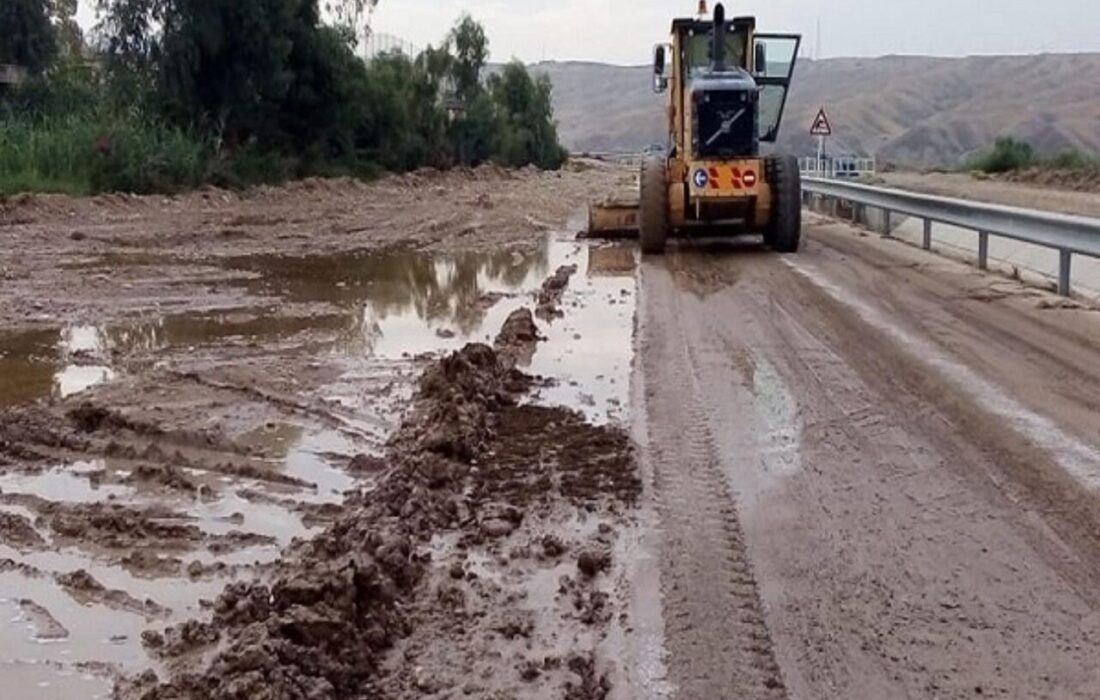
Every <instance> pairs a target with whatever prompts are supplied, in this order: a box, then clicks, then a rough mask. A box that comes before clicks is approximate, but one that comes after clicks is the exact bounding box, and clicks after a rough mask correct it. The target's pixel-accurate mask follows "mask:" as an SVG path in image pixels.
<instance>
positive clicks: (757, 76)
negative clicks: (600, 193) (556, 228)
mask: <svg viewBox="0 0 1100 700" xmlns="http://www.w3.org/2000/svg"><path fill="white" fill-rule="evenodd" d="M699 5H700V7H699V15H698V16H697V17H695V18H690V19H677V20H675V21H673V23H672V40H671V43H669V44H659V45H657V47H656V48H655V50H654V60H653V89H654V91H655V92H658V93H665V92H667V93H668V96H669V99H668V111H667V123H668V130H669V139H668V147H667V148H666V149H663V152H660V153H652V152H650V153H648V154H647V155H646V156H644V159H643V162H642V169H641V182H640V193H639V194H640V197H639V200H638V201H636V202H614V201H609V202H606V203H604V204H601V205H598V206H593V207H592V208H591V209H590V210H589V232H590V234H593V235H600V234H604V233H621V232H624V231H636V232H637V233H638V237H639V239H640V241H641V247H642V252H643V253H646V254H654V253H662V252H663V251H664V249H665V241H666V239H667V237H668V235H669V234H670V233H678V234H682V235H690V234H691V233H693V232H698V233H701V234H704V235H714V234H739V233H758V234H759V233H762V234H763V235H764V241H765V242H766V243H767V244H768V245H770V246H771V247H772V248H774V249H775V250H777V251H780V252H784V253H793V252H795V251H797V250H798V246H799V239H800V235H801V228H802V182H801V178H800V175H799V170H798V160H797V159H796V158H795V157H793V156H788V155H780V154H772V155H761V148H760V145H761V143H774V142H775V140H776V137H777V136H778V134H779V125H780V121H781V119H782V116H783V109H784V107H785V106H786V102H787V90H788V88H789V87H790V84H791V76H792V74H793V73H794V65H795V61H796V59H797V58H798V49H799V45H800V43H801V37H800V36H799V35H795V34H758V33H756V19H755V18H753V17H735V18H733V19H732V20H728V19H727V18H726V13H725V8H724V7H723V6H722V5H721V4H719V5H717V6H716V7H715V9H714V15H713V18H712V17H709V16H708V13H707V8H706V0H702V1H701V2H700V3H699ZM651 150H652V149H651Z"/></svg>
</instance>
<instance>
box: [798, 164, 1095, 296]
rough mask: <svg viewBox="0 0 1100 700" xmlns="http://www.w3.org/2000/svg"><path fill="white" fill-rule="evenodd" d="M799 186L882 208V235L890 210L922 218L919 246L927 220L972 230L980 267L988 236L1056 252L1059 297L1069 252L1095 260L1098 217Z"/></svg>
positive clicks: (874, 190)
mask: <svg viewBox="0 0 1100 700" xmlns="http://www.w3.org/2000/svg"><path fill="white" fill-rule="evenodd" d="M802 189H803V191H804V192H805V193H806V194H809V195H816V196H819V197H824V198H827V199H835V200H840V201H845V202H851V203H853V204H857V205H861V206H865V207H872V208H875V209H880V210H882V212H883V229H884V230H883V234H884V235H887V236H888V235H890V231H891V226H890V216H891V214H894V213H897V214H905V215H908V216H913V217H917V218H920V219H923V220H924V238H923V247H924V249H925V250H930V249H931V248H932V224H933V223H941V224H949V225H952V226H958V227H960V228H964V229H971V230H974V231H976V232H977V234H978V267H980V268H981V269H983V270H984V269H988V267H989V238H990V236H999V237H1002V238H1009V239H1012V240H1016V241H1023V242H1024V243H1031V244H1033V245H1037V246H1042V247H1044V248H1053V249H1054V250H1057V251H1058V253H1059V263H1058V293H1059V294H1061V295H1062V296H1069V294H1070V272H1071V267H1072V260H1073V255H1074V254H1079V255H1087V256H1089V257H1093V258H1100V219H1093V218H1089V217H1085V216H1072V215H1068V214H1055V213H1052V212H1044V211H1036V210H1034V209H1021V208H1018V207H1009V206H1003V205H1000V204H986V203H981V202H973V201H967V200H961V199H951V198H948V197H937V196H934V195H928V194H918V193H915V192H906V191H903V190H895V189H888V188H884V187H871V186H868V185H857V184H854V183H850V182H839V181H837V180H825V179H820V178H805V179H804V180H803V181H802Z"/></svg>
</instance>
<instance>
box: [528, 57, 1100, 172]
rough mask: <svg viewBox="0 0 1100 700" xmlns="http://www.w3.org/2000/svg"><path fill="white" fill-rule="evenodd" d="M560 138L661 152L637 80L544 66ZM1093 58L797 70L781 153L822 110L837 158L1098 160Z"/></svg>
mask: <svg viewBox="0 0 1100 700" xmlns="http://www.w3.org/2000/svg"><path fill="white" fill-rule="evenodd" d="M536 69H537V70H538V71H540V72H544V73H546V74H548V75H549V76H550V78H551V79H552V80H553V82H554V88H555V109H556V111H557V116H558V120H559V122H560V124H561V130H562V133H563V138H564V140H565V142H566V145H568V146H569V147H570V148H572V149H574V150H613V149H619V148H637V147H641V146H645V145H647V144H650V143H654V142H661V141H663V135H662V132H663V127H662V123H661V113H660V105H661V100H662V99H663V97H662V96H657V95H654V94H653V93H652V92H651V91H650V89H649V82H648V68H647V67H644V66H639V67H620V66H608V65H601V64H592V63H544V64H540V65H538V66H536ZM1097 71H1100V54H1068V55H1042V56H988V57H985V56H983V57H971V58H962V59H954V58H927V57H903V56H887V57H883V58H875V59H849V58H839V59H829V60H823V61H804V62H802V63H801V64H800V66H799V69H798V71H797V75H796V80H795V87H794V90H793V91H792V94H791V101H790V103H789V105H788V111H787V116H786V121H785V128H784V132H783V138H784V140H785V142H786V145H787V146H788V147H790V148H792V149H793V150H796V151H799V152H802V151H806V152H808V151H811V150H812V149H813V141H812V139H811V137H810V136H809V134H808V133H807V132H808V128H809V124H810V122H811V121H812V119H813V116H814V113H815V112H816V110H817V109H818V107H820V106H821V105H823V104H824V105H826V106H827V107H828V109H829V112H830V115H831V117H832V121H833V127H834V129H835V130H836V133H837V139H836V143H837V145H838V147H843V148H844V149H845V150H850V151H855V152H861V153H870V154H874V155H877V156H878V157H879V158H880V159H883V160H887V161H894V162H898V163H905V164H910V165H945V164H954V163H956V162H958V160H959V159H960V158H961V157H963V156H965V155H966V154H968V153H970V152H972V151H974V150H976V149H980V148H983V147H985V146H986V145H988V144H989V143H990V142H992V140H993V139H994V138H995V137H996V136H999V135H1002V134H1011V135H1014V136H1018V137H1021V138H1024V139H1027V140H1028V141H1030V142H1031V143H1033V144H1034V145H1035V146H1036V147H1038V148H1039V149H1041V150H1043V151H1057V150H1060V149H1063V148H1069V147H1075V148H1082V149H1088V150H1093V151H1100V83H1097V82H1096V81H1089V80H1084V79H1083V77H1084V76H1089V75H1095V74H1096V73H1097Z"/></svg>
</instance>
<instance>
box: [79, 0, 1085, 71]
mask: <svg viewBox="0 0 1100 700" xmlns="http://www.w3.org/2000/svg"><path fill="white" fill-rule="evenodd" d="M241 1H242V2H243V1H245V0H241ZM696 4H697V0H380V2H379V6H378V10H377V12H376V14H375V19H374V29H375V31H377V32H384V33H388V34H393V35H396V36H399V37H401V38H403V39H405V40H407V41H410V42H412V43H413V44H414V45H417V46H420V47H423V46H424V45H425V44H427V43H438V42H439V39H440V38H441V37H442V36H443V35H444V34H445V33H446V31H447V29H448V27H450V25H451V24H453V22H454V20H455V19H456V18H457V17H458V16H459V15H460V14H461V13H462V12H463V11H468V12H470V14H472V15H473V16H474V18H476V19H478V20H479V21H481V22H482V23H483V24H484V25H485V27H486V30H487V31H488V34H489V40H490V48H491V50H492V60H494V61H505V60H508V59H510V58H513V57H515V58H520V59H522V60H523V61H526V62H533V61H538V60H541V59H544V58H545V59H557V60H589V61H604V62H609V63H620V64H638V63H645V62H647V61H648V60H649V54H650V50H651V47H652V46H653V44H654V43H656V42H658V41H661V40H663V39H664V37H665V36H666V35H667V32H668V25H669V22H670V20H671V18H672V17H673V16H674V15H676V16H684V15H688V14H691V13H692V12H694V10H695V7H696ZM710 4H711V7H712V9H713V0H712V1H711V3H710ZM91 5H92V0H81V19H82V21H84V22H86V23H90V18H91V14H92V13H91V11H90V9H89V8H90V6H91ZM726 8H727V13H728V14H738V15H740V14H754V15H756V17H757V24H758V27H759V28H761V29H762V30H765V31H777V32H798V33H801V34H803V35H804V42H805V52H806V55H808V56H814V55H820V56H821V57H834V56H881V55H884V54H891V53H904V54H931V55H940V56H964V55H968V54H990V53H1040V52H1074V51H1100V31H1098V28H1100V2H1098V1H1097V0H1045V1H1044V2H1040V3H1037V2H1035V0H743V1H736V0H734V1H732V2H727V3H726ZM819 20H820V23H821V43H820V46H817V41H816V36H817V25H818V21H819Z"/></svg>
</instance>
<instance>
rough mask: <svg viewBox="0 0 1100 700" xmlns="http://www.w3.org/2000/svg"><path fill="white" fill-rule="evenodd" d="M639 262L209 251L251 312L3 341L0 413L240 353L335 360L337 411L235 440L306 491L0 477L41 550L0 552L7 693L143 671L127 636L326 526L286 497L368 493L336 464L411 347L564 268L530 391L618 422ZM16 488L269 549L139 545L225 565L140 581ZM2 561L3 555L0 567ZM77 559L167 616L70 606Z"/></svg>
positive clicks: (550, 247)
mask: <svg viewBox="0 0 1100 700" xmlns="http://www.w3.org/2000/svg"><path fill="white" fill-rule="evenodd" d="M635 263H636V261H635V252H634V250H633V248H632V247H629V246H600V247H596V246H591V245H589V244H584V243H578V242H575V241H572V240H564V239H560V238H557V237H554V236H548V237H547V238H546V239H545V240H544V241H543V242H542V244H541V245H540V246H539V247H538V248H537V249H535V250H498V251H493V252H489V253H458V254H439V253H431V252H425V251H419V250H413V249H390V250H387V251H383V252H361V253H351V254H341V255H318V256H313V257H305V258H302V257H280V256H252V257H247V258H236V259H231V260H228V261H220V262H219V264H220V265H221V266H223V267H227V268H229V269H230V270H231V271H232V273H233V275H232V280H231V282H230V284H233V285H238V286H240V287H242V288H243V289H244V291H245V292H246V294H247V295H248V296H249V297H250V298H254V299H255V304H254V305H252V306H249V307H247V308H239V309H219V310H213V311H210V312H208V313H188V314H180V315H164V316H151V317H148V318H141V319H136V320H131V321H122V322H112V323H104V324H96V323H86V324H75V325H70V326H67V327H64V328H56V329H48V330H41V331H33V332H30V333H23V334H19V335H7V336H3V335H0V406H4V405H19V404H25V403H28V402H31V401H34V400H39V399H54V400H57V399H66V398H69V397H73V396H79V395H81V394H82V393H83V392H90V391H92V390H94V388H95V387H97V386H100V385H103V384H107V383H110V382H112V381H116V380H118V379H119V378H121V377H126V376H128V375H136V374H140V373H141V372H143V371H145V370H146V369H147V368H149V367H153V366H155V365H157V364H159V363H163V362H165V361H166V360H165V359H164V358H173V361H175V360H177V359H179V358H183V361H187V360H188V359H189V358H190V357H191V355H192V354H196V355H199V354H201V355H204V356H206V357H213V358H214V361H215V362H229V363H232V362H233V361H234V359H235V358H236V355H233V356H232V357H230V358H229V359H225V358H226V356H227V353H228V350H230V349H231V350H233V351H234V352H244V353H245V354H246V356H252V355H255V354H260V355H262V354H263V353H282V355H280V357H284V356H285V357H289V358H292V359H294V360H295V361H297V362H308V363H320V364H324V365H326V366H332V367H335V368H337V370H338V372H337V375H338V378H337V379H336V380H335V381H332V382H331V383H328V384H326V385H325V386H323V387H321V388H320V389H319V390H318V391H316V392H315V398H316V399H317V400H318V401H319V402H322V403H323V404H324V405H326V406H331V407H332V409H333V415H334V416H337V417H338V418H339V421H338V422H337V424H336V425H333V424H331V423H330V424H320V423H317V422H315V421H311V420H309V419H308V418H302V417H301V416H295V417H293V418H288V419H287V420H285V421H276V422H268V423H265V424H262V425H260V426H258V427H256V428H254V429H252V430H250V431H249V432H246V433H242V434H238V435H234V436H232V437H233V439H234V441H235V443H236V444H238V445H240V446H243V447H246V448H248V449H250V450H257V451H259V452H260V453H262V455H263V457H262V460H263V461H264V462H266V463H267V464H268V467H269V468H270V469H271V470H272V471H276V472H279V473H281V474H284V475H286V476H289V477H292V478H294V479H299V480H301V481H303V482H306V483H307V486H304V487H297V486H286V485H279V484H272V483H267V482H263V481H257V480H250V479H242V478H239V477H236V476H225V475H224V474H222V473H218V472H207V471H203V470H202V469H193V468H190V467H185V468H183V470H182V472H183V474H184V475H185V476H186V477H187V478H188V479H190V480H191V481H192V482H194V483H196V484H199V485H200V488H201V489H202V491H201V495H200V496H196V495H195V494H182V495H181V494H177V493H172V492H166V491H164V490H163V489H161V488H159V487H158V486H157V485H156V484H153V485H151V486H150V485H147V484H142V483H141V482H140V481H138V482H131V481H130V480H129V478H128V477H129V476H130V474H131V472H132V470H133V469H134V468H135V465H134V464H133V461H132V460H112V459H89V460H86V461H82V462H75V463H61V464H57V465H55V466H53V467H52V468H47V469H42V470H39V471H35V472H30V473H24V472H0V512H3V513H9V514H15V515H21V516H23V517H24V518H26V520H27V521H29V522H31V523H34V527H35V530H36V532H37V533H38V535H39V536H40V537H41V538H42V539H43V540H44V541H45V542H46V545H45V546H44V547H40V548H37V549H31V550H29V551H28V550H17V549H13V548H10V547H7V546H3V545H0V675H2V676H3V677H4V679H5V680H8V679H11V680H12V682H13V683H14V687H15V688H16V689H17V690H18V692H16V695H15V696H16V697H42V698H54V697H56V698H63V699H65V700H68V699H70V698H88V697H99V696H105V695H104V694H105V693H107V692H108V690H109V686H110V682H109V680H107V679H106V678H105V674H104V673H103V672H102V668H103V664H107V665H110V666H111V667H113V668H115V669H119V670H122V671H124V672H132V671H136V670H139V669H141V668H143V667H147V666H149V665H151V663H152V662H151V660H150V659H149V658H148V657H147V656H146V654H145V652H144V651H143V649H142V647H141V643H140V634H141V632H142V631H143V630H145V629H150V628H159V627H162V626H164V625H166V624H170V623H174V622H181V621H183V620H186V619H190V618H193V617H197V616H202V615H203V614H204V609H203V607H202V606H201V605H200V601H201V600H204V599H205V600H210V599H213V598H215V597H216V596H217V594H218V593H219V592H220V591H221V589H222V588H223V587H224V586H225V585H226V584H227V583H228V582H230V581H232V580H234V579H235V578H240V577H251V576H254V575H255V574H256V572H257V570H258V569H257V568H256V567H257V565H259V566H261V567H262V565H263V564H265V563H267V562H270V561H272V560H274V559H275V558H276V557H277V556H278V553H279V551H280V550H281V549H282V548H283V547H285V546H286V545H287V544H289V543H290V542H291V540H292V539H293V538H295V537H308V536H310V535H312V534H313V533H315V532H317V531H318V530H319V528H320V527H322V526H323V524H324V523H323V522H313V521H309V519H308V518H306V517H305V515H304V512H303V511H304V509H302V508H296V507H295V505H294V504H307V505H309V504H312V505H314V506H317V505H323V504H336V503H339V502H341V501H342V500H343V494H344V493H345V492H346V491H348V490H349V489H353V488H356V487H362V486H367V487H369V481H363V480H362V479H360V478H358V477H356V476H354V475H352V474H349V473H348V472H347V471H345V469H344V467H345V466H346V464H347V459H348V458H349V457H350V456H353V455H355V454H357V453H361V452H377V451H378V450H379V449H381V447H382V445H383V444H384V442H385V439H386V438H387V436H388V434H389V432H390V431H391V430H392V429H393V428H394V427H396V423H397V420H398V419H399V414H400V410H401V407H402V406H403V405H405V404H406V403H407V401H408V399H409V398H410V397H411V395H412V391H413V383H414V379H415V376H416V373H417V358H419V357H421V356H423V355H426V354H438V353H442V352H446V351H450V350H456V349H458V348H460V347H462V346H463V345H464V344H465V343H467V342H474V341H478V342H488V343H491V342H492V339H493V338H494V337H495V335H496V333H497V331H498V330H499V329H500V327H501V325H502V324H503V323H504V320H505V319H506V318H507V317H508V315H509V314H511V313H512V312H513V311H514V310H516V309H518V308H520V307H523V306H528V307H532V308H533V307H534V301H533V299H534V295H535V294H536V293H537V291H538V289H539V287H540V286H541V284H542V283H543V281H544V280H545V279H546V278H547V277H548V276H549V275H550V274H551V273H553V272H554V271H555V270H556V269H557V268H559V267H560V266H563V265H575V266H576V267H577V272H576V274H574V275H573V277H572V278H571V281H570V284H569V286H568V288H567V289H566V291H565V293H564V295H563V297H562V300H561V304H560V307H561V309H562V311H563V315H562V316H561V317H558V318H549V319H538V320H537V324H538V326H539V329H540V331H541V333H542V334H543V335H544V336H545V337H546V340H545V342H542V343H540V344H539V346H538V349H537V351H536V353H535V355H534V356H533V358H532V359H531V361H530V365H529V366H528V367H525V368H524V369H525V370H526V371H528V372H531V373H533V374H538V375H541V376H544V377H547V378H551V379H552V380H553V381H552V382H550V383H548V384H547V385H546V386H544V387H542V388H541V389H540V390H539V392H538V394H537V395H536V396H535V397H534V399H533V400H535V401H538V402H543V403H547V404H559V405H567V406H570V407H573V408H575V409H577V410H579V411H581V412H583V413H584V414H585V415H586V416H588V417H589V419H590V420H594V421H597V422H606V421H625V420H627V418H628V416H627V415H626V414H627V411H628V406H627V398H628V396H629V378H630V366H631V361H632V335H633V323H634V320H633V319H634V308H635V298H636V295H635V286H634V267H635ZM102 264H103V265H105V266H107V267H108V268H109V267H110V265H118V264H125V263H122V262H120V261H117V260H115V261H109V260H105V261H103V262H102ZM204 264H206V265H208V264H209V263H204ZM249 353H251V354H252V355H249ZM219 358H221V359H219ZM303 358H306V359H303ZM119 408H120V409H125V408H126V407H124V406H121V407H119ZM24 496H31V497H37V498H40V499H45V500H47V501H50V502H53V503H58V504H111V505H132V506H135V507H141V506H148V505H150V504H155V505H157V506H163V507H164V508H166V509H168V510H169V511H171V512H173V513H178V514H182V515H183V516H184V522H186V523H187V524H193V525H195V526H196V527H198V528H199V530H200V531H201V532H202V533H204V536H207V535H208V536H211V537H218V536H226V535H229V534H230V533H232V532H243V533H248V534H251V535H258V536H262V538H263V540H262V541H260V542H258V543H254V544H250V545H248V546H242V547H234V548H231V549H230V550H228V551H211V550H210V549H207V548H205V547H203V546H198V545H195V544H194V543H192V545H191V546H189V547H186V548H185V551H183V552H179V551H173V552H163V551H153V552H152V555H153V556H155V557H157V558H160V559H165V558H171V557H175V558H177V559H182V562H183V565H184V567H187V566H188V565H189V564H191V563H193V562H197V563H198V564H201V565H203V566H205V567H211V566H216V565H223V566H222V568H221V570H220V573H212V574H203V575H199V576H194V577H191V576H187V575H183V576H181V575H179V573H174V574H159V575H158V574H149V573H141V572H137V573H134V572H133V571H131V570H128V569H127V568H124V567H123V566H121V565H120V563H119V556H118V554H117V553H110V552H106V551H103V550H100V549H99V548H97V547H96V546H94V543H81V544H78V545H74V544H72V543H58V542H55V538H54V537H53V536H52V534H51V532H50V531H49V528H48V527H46V526H44V525H43V522H42V517H41V514H40V513H38V512H36V511H35V510H34V508H30V507H27V506H26V504H24V503H21V502H20V501H19V499H20V498H22V497H24ZM4 560H9V561H10V562H11V563H12V565H9V566H7V567H4V566H2V564H3V562H4ZM239 566H243V567H244V568H237V567H239ZM20 567H22V568H20ZM28 567H29V568H28ZM78 570H83V571H87V572H88V573H89V574H91V575H92V577H94V578H95V579H96V580H97V581H99V583H101V584H102V585H103V586H104V587H105V588H106V589H108V590H118V591H124V592H125V593H127V594H129V595H130V596H132V597H133V598H134V599H136V600H139V601H140V600H146V599H149V600H152V601H155V602H156V604H157V605H159V606H163V607H164V608H167V609H168V610H169V611H170V612H168V613H167V614H166V616H165V617H162V618H157V619H150V618H149V617H147V616H146V615H144V614H140V613H139V612H134V611H132V610H119V609H116V608H112V607H109V606H107V605H104V604H100V603H97V602H88V601H77V600H76V599H75V598H74V597H73V596H72V595H71V593H70V592H68V591H66V590H65V589H64V588H63V587H62V586H60V585H59V584H58V583H57V577H58V576H59V575H65V574H68V573H71V572H73V571H78ZM26 601H29V603H28V602H26ZM32 603H33V604H32ZM55 625H56V627H55ZM42 629H45V630H47V632H49V630H53V631H54V632H56V631H57V630H58V629H61V630H64V634H52V635H51V634H45V635H44V634H43V632H42ZM89 664H91V665H90V666H89ZM9 687H11V686H9ZM20 693H22V695H20Z"/></svg>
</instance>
